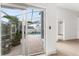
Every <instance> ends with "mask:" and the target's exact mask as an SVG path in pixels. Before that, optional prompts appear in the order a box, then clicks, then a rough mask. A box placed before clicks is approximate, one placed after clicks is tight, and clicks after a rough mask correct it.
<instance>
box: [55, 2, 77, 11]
mask: <svg viewBox="0 0 79 59" xmlns="http://www.w3.org/2000/svg"><path fill="white" fill-rule="evenodd" d="M57 6H58V7H61V8H66V9H71V10H74V11H78V12H79V3H57Z"/></svg>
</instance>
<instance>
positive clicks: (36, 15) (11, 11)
mask: <svg viewBox="0 0 79 59" xmlns="http://www.w3.org/2000/svg"><path fill="white" fill-rule="evenodd" d="M1 10H2V11H4V12H6V13H7V14H8V15H11V16H17V15H21V14H22V11H23V10H20V9H9V8H1ZM29 12H32V9H31V8H28V9H27V14H26V16H27V19H28V20H31V18H32V20H33V21H37V20H40V15H39V12H34V13H33V17H32V13H29ZM3 15H4V14H3ZM4 20H5V21H8V20H7V19H4Z"/></svg>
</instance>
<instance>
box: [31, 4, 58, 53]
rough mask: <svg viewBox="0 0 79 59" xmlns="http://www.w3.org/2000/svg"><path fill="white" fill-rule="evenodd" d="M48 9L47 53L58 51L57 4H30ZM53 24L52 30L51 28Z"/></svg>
mask: <svg viewBox="0 0 79 59" xmlns="http://www.w3.org/2000/svg"><path fill="white" fill-rule="evenodd" d="M30 5H32V6H37V7H41V8H45V9H46V19H45V21H46V33H45V35H46V54H49V53H50V52H51V53H53V51H56V39H57V24H56V5H55V4H51V3H50V4H46V3H44V4H43V3H42V4H40V3H39V4H30ZM49 26H51V30H49Z"/></svg>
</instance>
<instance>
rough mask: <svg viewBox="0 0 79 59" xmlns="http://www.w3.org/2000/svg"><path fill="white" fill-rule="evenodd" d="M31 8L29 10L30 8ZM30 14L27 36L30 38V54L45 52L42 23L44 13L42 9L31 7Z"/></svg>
mask: <svg viewBox="0 0 79 59" xmlns="http://www.w3.org/2000/svg"><path fill="white" fill-rule="evenodd" d="M30 9H31V8H29V9H28V10H30ZM31 10H32V11H31V12H30V13H27V15H28V14H29V16H30V18H31V20H30V19H28V16H27V38H28V55H35V54H39V53H43V52H44V46H43V40H42V37H41V36H42V33H41V32H43V31H42V26H41V25H43V24H42V23H43V22H42V23H41V21H42V20H43V19H42V15H41V14H42V13H41V10H39V11H38V10H35V9H31Z"/></svg>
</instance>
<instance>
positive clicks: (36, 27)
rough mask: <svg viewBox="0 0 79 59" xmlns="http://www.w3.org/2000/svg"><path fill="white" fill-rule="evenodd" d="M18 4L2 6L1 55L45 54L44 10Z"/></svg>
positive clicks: (0, 12) (0, 26) (0, 21)
mask: <svg viewBox="0 0 79 59" xmlns="http://www.w3.org/2000/svg"><path fill="white" fill-rule="evenodd" d="M17 5H18V4H15V5H14V4H11V5H7V4H6V5H5V4H4V5H2V7H1V8H0V40H1V41H0V43H1V44H0V46H1V50H0V51H1V55H5V56H7V55H8V56H18V55H26V56H27V55H39V54H44V49H45V46H44V44H45V39H44V32H45V31H44V11H43V10H41V9H40V8H33V7H27V8H26V6H25V5H24V6H25V7H24V6H23V7H22V6H17Z"/></svg>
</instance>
